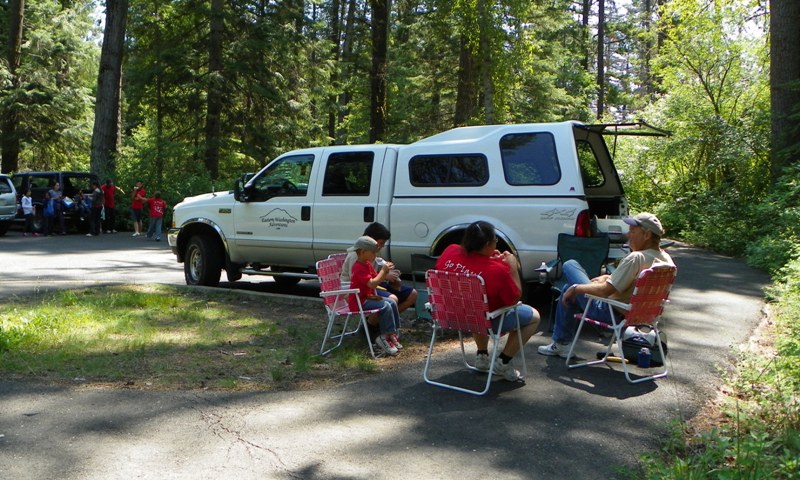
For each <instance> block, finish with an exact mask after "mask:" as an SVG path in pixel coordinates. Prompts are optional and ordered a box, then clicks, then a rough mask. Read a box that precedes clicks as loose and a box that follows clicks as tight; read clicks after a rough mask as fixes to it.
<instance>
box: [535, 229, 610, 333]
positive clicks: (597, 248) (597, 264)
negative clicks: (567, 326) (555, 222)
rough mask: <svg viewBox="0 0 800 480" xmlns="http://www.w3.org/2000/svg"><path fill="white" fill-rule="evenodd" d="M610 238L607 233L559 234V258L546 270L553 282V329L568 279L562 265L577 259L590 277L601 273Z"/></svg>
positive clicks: (551, 316)
mask: <svg viewBox="0 0 800 480" xmlns="http://www.w3.org/2000/svg"><path fill="white" fill-rule="evenodd" d="M608 246H609V238H608V236H606V235H601V236H596V237H576V236H575V235H569V234H567V233H559V234H558V244H557V247H556V248H557V251H558V258H557V259H555V260H553V261H551V262H549V263H548V264H547V268H546V272H547V276H548V278H549V279H550V283H551V288H550V290H551V292H552V296H553V300H552V305H551V308H550V319H549V320H550V322H549V323H550V326H549V328H548V330H552V329H553V319H554V318H555V310H556V302H557V301H558V298H559V296H560V295H561V290H562V289H563V288H564V286H565V285H566V284H567V280H566V279H565V278H564V277H563V276H562V273H561V266H562V265H563V264H564V262H566V261H567V260H575V261H577V262H578V263H580V264H581V266H582V267H583V269H584V270H586V273H587V274H588V275H589V278H594V277H597V276H598V275H600V273H601V272H602V269H603V265H605V264H606V259H607V257H608Z"/></svg>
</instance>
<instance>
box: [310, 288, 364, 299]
mask: <svg viewBox="0 0 800 480" xmlns="http://www.w3.org/2000/svg"><path fill="white" fill-rule="evenodd" d="M351 293H358V289H357V288H348V289H346V290H328V291H327V292H319V296H320V297H331V296H333V295H345V294H346V295H349V294H351Z"/></svg>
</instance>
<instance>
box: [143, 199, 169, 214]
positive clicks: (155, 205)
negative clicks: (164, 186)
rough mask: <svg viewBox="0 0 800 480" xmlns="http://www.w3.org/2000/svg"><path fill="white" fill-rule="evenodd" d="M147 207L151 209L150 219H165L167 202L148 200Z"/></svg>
mask: <svg viewBox="0 0 800 480" xmlns="http://www.w3.org/2000/svg"><path fill="white" fill-rule="evenodd" d="M147 206H148V207H149V208H150V218H156V217H163V216H164V210H166V209H167V202H165V201H164V199H163V198H148V199H147Z"/></svg>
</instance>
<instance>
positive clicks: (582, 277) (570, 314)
mask: <svg viewBox="0 0 800 480" xmlns="http://www.w3.org/2000/svg"><path fill="white" fill-rule="evenodd" d="M561 271H562V272H563V276H564V279H565V280H566V281H567V284H566V285H565V286H564V288H563V289H562V290H561V294H562V295H563V294H564V291H566V289H568V288H569V287H570V286H571V285H573V284H586V283H592V279H590V278H589V275H588V274H587V273H586V270H584V269H583V267H582V266H581V264H580V263H578V262H576V261H575V260H567V261H566V262H564V265H562V267H561ZM587 302H588V299H587V298H586V296H585V295H576V296H575V301H574V302H572V303H570V304H569V305H568V306H564V304H563V303H562V302H561V297H559V298H558V300H556V319H555V325H554V326H553V341H554V342H557V343H567V342H570V341H572V337H573V336H575V329H576V326H577V324H576V323H575V322H573V319H574V318H575V314H576V313H583V310H584V309H585V308H586V303H587ZM608 308H609V307H608V305H607V304H604V303H598V302H592V306H591V308H589V311H588V312H587V315H588V316H589V318H591V319H593V320H598V321H600V322H605V323H611V313H610V312H609V311H608Z"/></svg>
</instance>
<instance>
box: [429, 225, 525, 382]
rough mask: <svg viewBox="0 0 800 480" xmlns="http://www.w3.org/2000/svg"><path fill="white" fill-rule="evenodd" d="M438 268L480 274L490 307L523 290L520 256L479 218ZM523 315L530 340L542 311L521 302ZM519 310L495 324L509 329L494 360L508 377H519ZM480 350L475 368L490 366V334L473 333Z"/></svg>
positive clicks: (508, 300)
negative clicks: (516, 366) (516, 359)
mask: <svg viewBox="0 0 800 480" xmlns="http://www.w3.org/2000/svg"><path fill="white" fill-rule="evenodd" d="M436 269H437V270H446V271H450V272H457V273H469V274H473V275H480V276H481V277H482V278H483V281H484V283H485V285H486V296H487V297H488V300H489V310H496V309H498V308H502V307H506V306H508V305H514V304H515V303H517V301H519V299H520V296H521V294H522V282H521V281H520V277H519V260H517V257H516V256H514V254H513V253H511V252H508V251H505V252H500V251H499V250H497V235H496V233H495V229H494V225H492V224H491V223H489V222H484V221H479V222H475V223H472V224H471V225H470V226H469V227H467V230H466V231H465V232H464V238H463V239H462V240H461V245H450V246H449V247H447V248H446V249H445V251H444V252H443V253H442V255H441V256H440V257H439V259H438V260H437V262H436ZM515 310H516V313H517V314H518V315H519V324H520V327H521V331H520V333H521V334H522V342H523V343H526V342H527V341H528V339H529V338H531V335H533V334H534V332H536V327H538V326H539V312H537V311H536V309H535V308H533V307H531V306H529V305H524V304H523V305H520V306H519V307H517V308H516V309H515ZM514 314H515V312H514V311H510V312H508V313H506V314H505V315H504V316H503V317H502V318H498V319H495V320H494V326H493V328H495V329H497V328H500V331H501V332H502V333H509V335H508V341H507V342H506V346H505V348H504V349H503V351H502V352H501V353H500V355H499V356H498V360H500V361H499V362H495V364H494V374H495V375H500V376H502V377H503V378H504V379H505V380H508V381H511V382H513V381H515V380H517V379H518V378H519V372H518V371H517V370H515V369H514V368H513V366H512V365H511V363H510V362H511V359H512V358H513V357H514V355H516V353H517V352H518V351H519V349H520V348H521V347H522V345H520V344H519V341H518V340H517V335H516V333H514V334H513V335H512V334H511V332H515V331H516V319H515V316H514ZM473 338H474V339H475V345H476V346H477V347H478V354H477V357H476V358H475V368H476V369H478V370H482V371H488V370H489V364H490V361H489V360H490V359H489V337H488V336H487V335H473Z"/></svg>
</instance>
